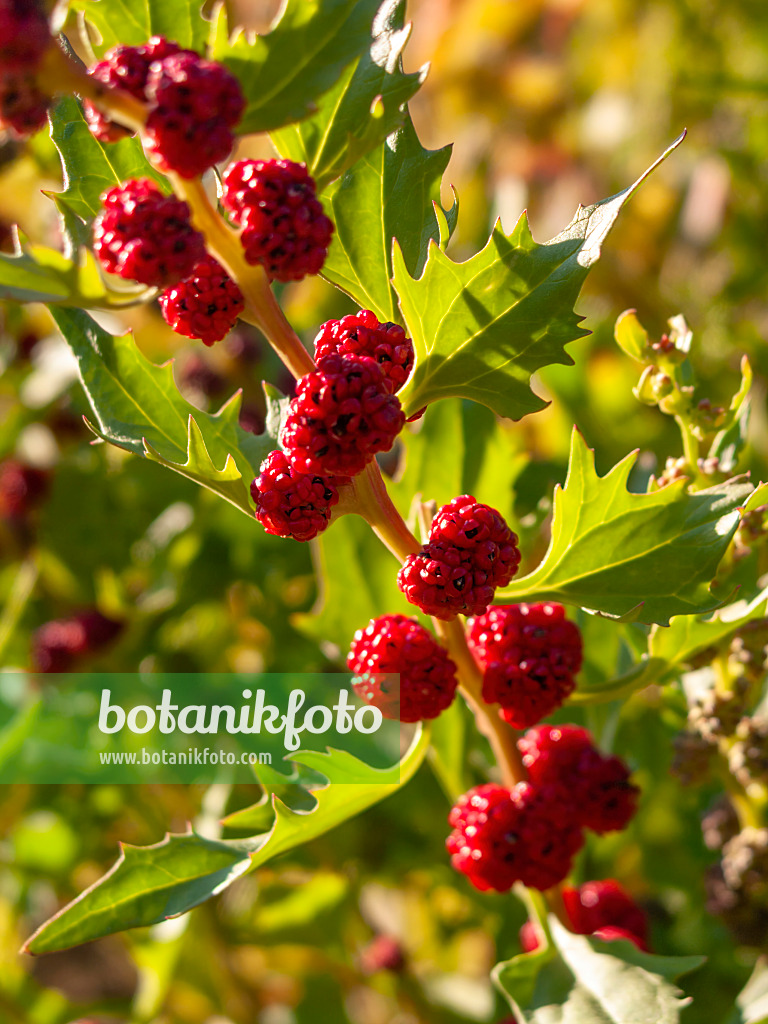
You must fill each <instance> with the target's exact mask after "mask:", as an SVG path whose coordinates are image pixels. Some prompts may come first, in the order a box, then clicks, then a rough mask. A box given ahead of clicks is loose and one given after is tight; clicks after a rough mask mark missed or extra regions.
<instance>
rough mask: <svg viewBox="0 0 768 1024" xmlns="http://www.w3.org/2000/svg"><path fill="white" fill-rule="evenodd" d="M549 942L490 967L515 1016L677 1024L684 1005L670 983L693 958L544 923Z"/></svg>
mask: <svg viewBox="0 0 768 1024" xmlns="http://www.w3.org/2000/svg"><path fill="white" fill-rule="evenodd" d="M549 923H550V928H551V933H552V939H553V942H554V945H553V946H551V947H549V948H548V949H547V950H545V951H543V952H538V951H537V953H535V954H533V955H531V954H523V955H522V956H517V957H514V958H513V959H512V960H509V961H506V962H503V963H500V964H497V965H496V967H495V968H494V971H493V974H492V978H493V981H494V983H495V985H496V986H497V988H498V989H499V990H500V991H501V992H502V994H503V995H504V996H506V998H507V999H508V1001H509V1004H510V1006H511V1008H512V1010H513V1011H514V1013H515V1015H516V1017H517V1019H518V1020H520V1021H526V1022H530V1024H678V1022H679V1021H680V1011H681V1010H682V1009H683V1007H685V1006H687V1005H688V1004H689V1003H690V999H684V998H682V993H681V992H680V990H679V989H678V988H677V986H675V985H673V984H672V983H671V982H672V979H674V978H677V977H679V976H680V975H682V974H687V973H689V972H690V971H693V970H696V969H697V968H698V967H700V966H701V965H702V964H703V963H704V960H705V958H704V957H701V956H685V957H667V956H652V955H651V954H650V953H642V952H641V951H640V950H639V949H637V948H636V947H635V946H634V945H633V944H632V943H631V942H627V941H620V942H600V941H598V940H597V939H593V938H588V937H586V936H583V935H573V934H572V933H571V932H569V931H567V930H566V929H565V928H564V927H563V926H562V925H561V924H560V923H559V921H558V920H557V919H556V918H555V917H553V916H550V919H549Z"/></svg>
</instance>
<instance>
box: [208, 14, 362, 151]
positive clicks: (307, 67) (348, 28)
mask: <svg viewBox="0 0 768 1024" xmlns="http://www.w3.org/2000/svg"><path fill="white" fill-rule="evenodd" d="M378 7H379V0H285V3H283V5H282V7H281V9H280V14H279V16H278V19H277V20H276V21H275V23H274V25H273V26H272V30H271V31H270V32H269V33H267V34H266V35H259V36H256V37H255V38H253V37H251V38H249V36H248V35H246V33H244V32H243V31H238V32H236V33H235V34H234V35H233V36H232V37H230V29H229V25H228V22H227V16H226V13H225V11H224V8H223V7H222V8H221V9H220V11H219V16H218V19H217V21H216V23H215V28H214V36H213V52H212V54H211V56H212V57H213V59H214V60H217V61H220V62H221V63H222V64H225V65H226V66H227V67H228V68H229V69H230V71H232V72H233V74H235V75H236V76H237V78H238V79H239V81H240V84H241V86H242V87H243V92H244V93H245V97H246V100H247V101H248V105H247V107H246V110H245V114H244V115H243V118H242V120H241V122H240V124H239V126H238V129H237V130H238V131H239V132H240V134H242V135H247V134H249V133H250V132H264V131H272V130H273V129H276V128H282V127H283V126H284V125H287V124H291V123H292V122H293V121H299V120H301V119H302V118H303V117H306V116H307V115H308V114H311V113H313V112H314V111H315V110H316V109H317V101H318V100H319V98H320V96H322V94H323V93H324V92H326V90H328V89H330V88H331V86H333V85H334V84H335V83H336V82H337V81H338V78H339V75H340V74H341V72H342V71H343V70H344V68H346V67H347V65H348V64H350V63H352V61H355V60H356V59H357V58H358V57H360V56H362V54H364V53H365V52H366V50H367V49H368V46H369V44H370V39H371V23H372V21H373V19H374V17H375V15H376V11H377V9H378Z"/></svg>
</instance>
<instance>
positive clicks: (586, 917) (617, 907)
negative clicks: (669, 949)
mask: <svg viewBox="0 0 768 1024" xmlns="http://www.w3.org/2000/svg"><path fill="white" fill-rule="evenodd" d="M562 896H563V903H564V904H565V910H566V913H567V915H568V921H569V926H570V930H571V931H572V932H575V934H576V935H595V936H596V937H597V938H599V939H602V940H603V942H614V941H616V940H617V939H627V940H628V941H629V942H632V943H634V944H635V945H636V946H637V947H638V949H642V950H645V951H647V950H648V921H647V919H646V916H645V914H644V913H643V911H642V910H641V909H640V907H638V905H637V904H636V903H635V901H634V900H633V899H632V897H631V896H630V895H629V893H628V892H627V891H626V890H625V889H623V888H622V887H621V886H620V885H619V883H618V882H617V881H615V880H614V879H613V878H607V879H605V880H604V881H602V882H585V883H584V884H583V885H580V886H579V887H578V889H574V888H572V887H571V886H567V885H566V886H563V889H562ZM520 944H521V946H522V947H523V950H524V952H526V953H532V952H533V951H534V950H535V949H538V948H539V937H538V934H537V932H536V928H535V926H534V924H533V923H532V922H531V921H526V922H525V924H524V925H523V927H522V928H521V929H520Z"/></svg>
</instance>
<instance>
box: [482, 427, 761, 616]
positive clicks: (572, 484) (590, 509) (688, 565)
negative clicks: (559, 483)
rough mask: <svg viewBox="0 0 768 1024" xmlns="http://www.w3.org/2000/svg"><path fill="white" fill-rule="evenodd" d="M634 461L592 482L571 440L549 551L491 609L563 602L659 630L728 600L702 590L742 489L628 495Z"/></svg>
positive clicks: (577, 442) (581, 444) (587, 463)
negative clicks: (529, 602)
mask: <svg viewBox="0 0 768 1024" xmlns="http://www.w3.org/2000/svg"><path fill="white" fill-rule="evenodd" d="M635 459H636V454H633V455H629V456H628V457H627V458H626V459H624V460H623V461H622V462H620V463H618V465H616V466H614V467H613V469H612V470H611V471H610V472H609V473H607V474H606V476H604V477H598V475H597V473H596V471H595V463H594V452H592V451H591V450H590V449H589V448H587V445H586V443H585V441H584V439H583V438H582V436H581V434H579V433H578V431H574V434H573V440H572V445H571V458H570V463H569V467H568V477H567V479H566V482H565V487H564V488H563V489H561V488H560V487H558V488H556V490H555V499H554V511H553V519H552V539H551V542H550V546H549V550H548V551H547V553H546V555H545V556H544V560H543V561H542V563H541V564H540V565H539V566H538V568H537V569H535V570H534V571H533V572H532V573H530V574H529V575H528V576H524V577H522V578H521V579H519V580H513V581H512V583H511V584H510V586H508V587H506V588H505V589H503V590H499V591H497V593H496V601H497V603H506V602H513V601H520V600H530V599H535V600H547V599H548V600H554V601H563V602H565V603H567V604H574V605H577V606H579V607H581V608H587V609H591V610H593V611H599V612H603V613H604V614H607V615H612V616H630V615H631V616H633V617H635V618H639V619H640V620H641V621H642V622H647V623H654V622H655V623H659V624H660V625H667V624H668V622H669V618H670V616H672V615H691V614H696V613H699V614H700V613H704V612H707V611H713V610H714V609H715V608H717V607H718V606H719V605H720V604H721V603H722V601H723V598H724V597H725V596H727V595H724V594H723V595H718V594H716V593H713V592H712V591H711V590H710V583H711V581H712V580H713V578H714V576H715V572H716V570H717V566H718V563H719V562H720V559H721V558H722V556H723V554H724V553H725V549H726V548H727V546H728V543H729V541H730V539H731V537H732V536H733V534H734V532H735V530H736V527H737V526H738V524H739V519H740V512H739V506H740V505H742V504H743V502H744V499H745V497H746V494H747V493H749V492H750V490H751V487H750V486H749V485H745V484H741V483H738V482H736V483H734V482H731V483H726V484H723V485H721V486H720V487H717V488H712V489H711V490H708V491H699V492H698V493H694V494H689V493H688V492H687V491H686V481H685V480H680V481H678V482H675V483H672V484H670V485H669V486H667V487H664V488H662V489H661V490H659V491H654V492H652V493H651V494H631V493H629V492H628V491H627V480H628V477H629V474H630V471H631V469H632V466H633V465H634V462H635Z"/></svg>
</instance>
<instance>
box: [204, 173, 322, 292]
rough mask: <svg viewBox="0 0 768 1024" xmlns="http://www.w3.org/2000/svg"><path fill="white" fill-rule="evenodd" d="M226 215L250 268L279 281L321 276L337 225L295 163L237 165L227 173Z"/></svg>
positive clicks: (306, 174)
mask: <svg viewBox="0 0 768 1024" xmlns="http://www.w3.org/2000/svg"><path fill="white" fill-rule="evenodd" d="M221 201H222V203H223V205H224V209H225V210H227V211H228V213H229V214H230V215H231V217H232V219H233V220H234V221H235V223H236V224H238V225H239V226H240V227H242V229H243V230H242V234H241V241H242V244H243V248H244V249H245V258H246V260H247V261H248V263H252V264H258V265H260V266H262V267H264V269H265V270H266V272H267V274H268V275H269V277H270V278H271V279H272V280H275V281H300V280H301V279H302V278H303V277H305V276H306V275H307V274H317V273H319V271H320V268H321V267H322V265H323V263H324V262H325V257H326V254H327V252H328V246H329V245H330V244H331V236H332V234H333V222H332V221H331V220H330V219H329V218H328V217H326V215H325V214H324V213H323V207H322V204H321V203H320V201H319V199H318V198H317V196H316V194H315V182H314V180H313V179H312V178H311V177H310V175H309V174H308V173H307V168H306V166H305V165H304V164H297V163H294V162H293V161H291V160H238V161H236V162H235V163H234V164H232V165H231V166H230V167H228V168H227V170H226V171H225V172H224V193H223V195H222V200H221Z"/></svg>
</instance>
